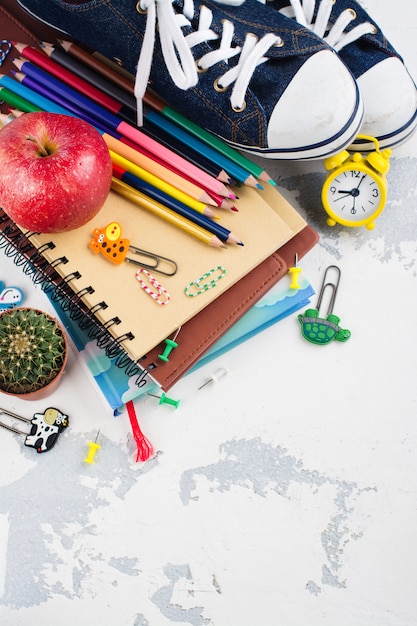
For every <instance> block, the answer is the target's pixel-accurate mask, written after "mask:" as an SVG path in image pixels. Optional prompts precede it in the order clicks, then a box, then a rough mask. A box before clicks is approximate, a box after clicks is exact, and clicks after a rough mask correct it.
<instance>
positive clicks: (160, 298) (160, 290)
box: [136, 267, 171, 305]
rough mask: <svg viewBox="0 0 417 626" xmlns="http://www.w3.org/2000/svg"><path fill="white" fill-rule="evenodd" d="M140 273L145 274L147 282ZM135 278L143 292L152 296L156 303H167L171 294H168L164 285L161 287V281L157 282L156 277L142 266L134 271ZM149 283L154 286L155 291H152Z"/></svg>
mask: <svg viewBox="0 0 417 626" xmlns="http://www.w3.org/2000/svg"><path fill="white" fill-rule="evenodd" d="M141 274H145V276H146V277H147V278H148V282H149V284H148V283H147V282H146V281H144V280H143V278H142V277H141ZM136 280H137V281H138V282H139V285H140V286H141V287H142V289H143V290H144V291H145V293H147V294H148V296H150V297H151V298H153V299H154V300H155V302H157V303H158V304H161V305H164V304H168V303H169V302H170V301H171V296H170V295H169V293H168V292H167V290H166V289H165V287H162V285H161V283H159V282H158V281H157V280H156V278H155V277H154V276H152V274H151V273H150V272H148V270H145V269H144V268H143V267H141V268H140V270H138V271H137V272H136ZM149 285H151V286H152V287H154V288H155V291H153V290H152V289H151V287H150V286H149Z"/></svg>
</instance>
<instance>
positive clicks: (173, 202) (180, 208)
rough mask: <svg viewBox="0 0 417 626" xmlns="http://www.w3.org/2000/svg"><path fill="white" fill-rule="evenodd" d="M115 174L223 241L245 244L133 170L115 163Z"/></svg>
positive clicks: (226, 229) (227, 230)
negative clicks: (130, 170) (125, 168)
mask: <svg viewBox="0 0 417 626" xmlns="http://www.w3.org/2000/svg"><path fill="white" fill-rule="evenodd" d="M113 175H114V176H116V178H119V180H122V181H123V182H124V183H126V184H127V185H130V187H133V188H134V189H136V190H137V191H141V192H142V193H144V194H145V195H147V196H148V197H149V198H152V200H155V201H156V202H159V203H160V204H163V205H164V206H166V207H168V208H169V209H171V210H172V211H175V212H176V213H178V215H181V216H182V217H185V218H187V219H188V220H190V221H191V222H194V224H197V225H198V226H201V227H202V228H205V230H208V231H209V232H210V233H212V234H213V235H216V236H217V237H218V238H219V239H220V241H222V242H223V243H233V244H237V245H239V246H243V243H242V242H241V241H240V240H239V239H238V238H237V237H236V235H234V233H232V232H231V231H230V230H229V229H228V228H225V227H224V226H222V225H221V224H218V223H217V222H213V221H212V220H211V219H210V218H208V217H206V216H205V215H203V214H202V213H198V212H197V211H195V210H194V209H192V208H190V207H188V206H186V205H185V204H183V203H182V202H180V201H179V200H177V199H176V198H173V197H171V196H169V195H168V194H166V193H165V192H163V191H161V190H159V189H157V188H156V187H154V186H153V185H151V184H149V183H147V182H146V181H144V180H142V179H141V178H139V177H138V176H135V175H134V174H132V173H131V172H128V171H126V170H124V169H123V168H121V167H118V166H115V165H114V164H113Z"/></svg>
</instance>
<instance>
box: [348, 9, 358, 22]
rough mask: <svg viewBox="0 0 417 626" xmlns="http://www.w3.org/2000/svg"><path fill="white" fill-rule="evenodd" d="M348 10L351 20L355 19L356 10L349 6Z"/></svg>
mask: <svg viewBox="0 0 417 626" xmlns="http://www.w3.org/2000/svg"><path fill="white" fill-rule="evenodd" d="M348 11H349V13H350V14H351V16H352V20H356V17H357V16H356V11H355V10H354V9H351V8H349V9H348Z"/></svg>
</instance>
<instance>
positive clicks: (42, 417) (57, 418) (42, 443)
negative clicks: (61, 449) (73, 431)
mask: <svg viewBox="0 0 417 626" xmlns="http://www.w3.org/2000/svg"><path fill="white" fill-rule="evenodd" d="M0 415H3V416H5V417H9V418H11V419H12V420H19V421H21V422H25V423H26V424H31V429H30V432H27V431H24V430H20V428H17V427H15V426H12V425H11V424H7V423H5V422H3V421H0V426H3V428H6V429H7V430H10V431H11V432H13V433H17V434H18V435H26V439H25V446H28V447H29V448H35V450H36V452H48V450H50V449H51V448H53V446H54V445H55V443H56V440H57V439H58V435H59V434H60V433H61V432H62V431H63V430H64V428H66V427H67V426H68V415H64V413H62V412H61V411H60V410H59V409H55V408H53V407H49V408H47V409H45V411H44V412H43V413H35V414H34V416H33V417H32V419H28V418H27V417H22V416H21V415H17V414H16V413H11V412H10V411H6V409H1V408H0Z"/></svg>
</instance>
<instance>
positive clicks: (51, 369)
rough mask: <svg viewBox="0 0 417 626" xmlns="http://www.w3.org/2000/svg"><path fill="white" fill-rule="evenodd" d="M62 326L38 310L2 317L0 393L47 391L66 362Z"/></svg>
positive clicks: (11, 311) (6, 312) (13, 313)
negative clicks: (46, 388)
mask: <svg viewBox="0 0 417 626" xmlns="http://www.w3.org/2000/svg"><path fill="white" fill-rule="evenodd" d="M66 350H67V344H66V338H65V335H64V333H63V331H62V329H61V327H60V325H59V324H58V323H57V322H56V320H54V319H53V318H52V317H50V316H49V315H48V314H47V313H43V312H42V311H38V310H37V309H29V308H20V309H19V308H17V309H10V310H7V311H5V312H4V313H2V315H0V389H1V390H2V391H5V392H6V393H11V394H16V395H20V394H27V393H33V392H35V391H38V390H39V389H42V388H44V387H46V385H48V384H49V383H50V382H51V381H52V380H53V379H54V378H55V377H56V376H57V374H58V373H59V372H60V371H61V369H62V367H63V366H64V364H65V360H66Z"/></svg>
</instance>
